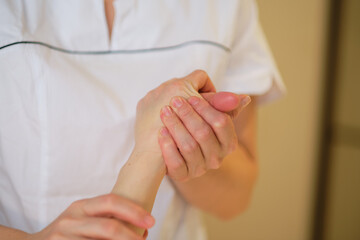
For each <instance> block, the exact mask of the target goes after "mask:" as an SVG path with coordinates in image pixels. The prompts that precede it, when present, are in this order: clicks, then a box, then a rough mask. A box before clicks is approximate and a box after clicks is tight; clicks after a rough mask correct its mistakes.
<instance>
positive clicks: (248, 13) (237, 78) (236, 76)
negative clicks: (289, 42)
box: [218, 0, 286, 104]
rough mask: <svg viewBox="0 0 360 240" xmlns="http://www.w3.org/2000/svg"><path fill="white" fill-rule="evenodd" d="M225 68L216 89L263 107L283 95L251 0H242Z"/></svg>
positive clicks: (276, 70) (280, 82) (280, 79)
mask: <svg viewBox="0 0 360 240" xmlns="http://www.w3.org/2000/svg"><path fill="white" fill-rule="evenodd" d="M233 25H234V29H235V30H234V33H233V36H234V37H233V41H232V44H231V53H230V59H229V65H228V68H227V70H226V72H225V77H224V78H223V79H222V82H221V85H220V86H219V88H218V90H221V91H231V92H236V93H243V94H249V95H255V96H258V103H259V104H263V103H266V102H270V101H273V100H275V99H278V98H280V97H282V96H283V95H284V94H285V93H286V88H285V85H284V84H283V81H282V78H281V76H280V73H279V71H278V69H277V66H276V64H275V61H274V59H273V56H272V54H271V51H270V49H269V47H268V44H267V42H266V39H265V36H264V34H263V32H262V29H261V26H260V24H259V22H258V15H257V6H256V3H255V1H254V0H243V1H241V4H240V5H239V7H238V14H237V19H236V20H235V23H234V24H233Z"/></svg>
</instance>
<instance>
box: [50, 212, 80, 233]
mask: <svg viewBox="0 0 360 240" xmlns="http://www.w3.org/2000/svg"><path fill="white" fill-rule="evenodd" d="M75 221H76V220H75V219H74V218H73V217H71V216H64V217H62V218H61V219H60V220H59V221H58V222H57V224H56V226H55V229H56V230H57V231H56V232H61V231H62V229H68V228H69V227H71V226H73V225H74V223H75Z"/></svg>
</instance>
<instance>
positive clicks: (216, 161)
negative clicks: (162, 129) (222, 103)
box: [171, 97, 223, 169]
mask: <svg viewBox="0 0 360 240" xmlns="http://www.w3.org/2000/svg"><path fill="white" fill-rule="evenodd" d="M171 106H172V108H173V109H174V111H175V113H176V114H177V116H178V117H179V118H180V120H181V121H182V123H183V124H184V125H185V127H186V129H187V130H188V131H189V132H190V134H191V135H192V137H193V138H194V139H195V140H196V141H197V142H198V143H199V145H200V148H201V151H202V153H203V155H204V157H205V161H206V166H207V167H208V168H211V169H215V168H218V167H219V166H220V161H221V159H222V157H223V156H220V155H221V146H220V143H219V141H218V140H217V138H216V136H215V134H214V132H213V130H212V128H211V127H210V126H209V124H208V123H207V122H205V121H204V119H203V118H202V117H201V116H199V114H198V113H197V112H196V111H195V110H194V109H193V107H192V106H191V105H190V104H189V103H188V102H187V101H186V100H185V99H184V98H182V97H174V98H172V99H171Z"/></svg>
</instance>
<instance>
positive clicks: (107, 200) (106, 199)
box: [103, 193, 117, 208]
mask: <svg viewBox="0 0 360 240" xmlns="http://www.w3.org/2000/svg"><path fill="white" fill-rule="evenodd" d="M116 200H117V196H116V195H115V194H113V193H109V194H106V195H104V196H103V203H104V205H106V206H107V207H109V208H112V207H113V206H114V205H115V204H116Z"/></svg>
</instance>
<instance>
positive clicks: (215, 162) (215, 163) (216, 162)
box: [208, 155, 222, 169]
mask: <svg viewBox="0 0 360 240" xmlns="http://www.w3.org/2000/svg"><path fill="white" fill-rule="evenodd" d="M221 162H222V159H221V158H220V157H219V156H217V155H214V156H212V157H211V159H210V162H209V165H208V167H209V168H210V169H218V168H219V167H220V165H221Z"/></svg>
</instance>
